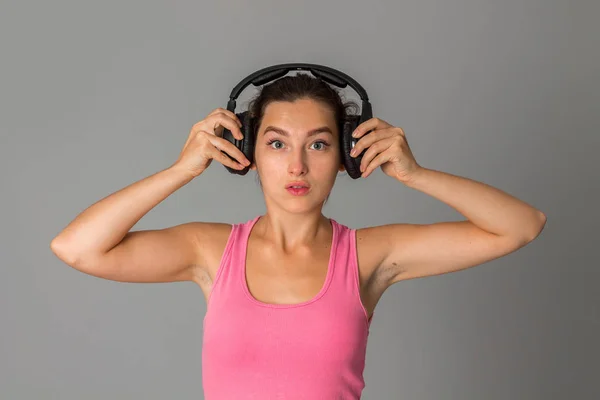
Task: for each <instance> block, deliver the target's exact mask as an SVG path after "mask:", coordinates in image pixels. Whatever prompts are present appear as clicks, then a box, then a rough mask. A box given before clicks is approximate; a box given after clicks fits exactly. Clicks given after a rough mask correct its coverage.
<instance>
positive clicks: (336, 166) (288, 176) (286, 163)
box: [251, 99, 344, 212]
mask: <svg viewBox="0 0 600 400" xmlns="http://www.w3.org/2000/svg"><path fill="white" fill-rule="evenodd" d="M338 135H339V132H338V131H337V124H336V121H335V118H334V115H333V111H332V110H331V109H330V108H329V107H327V106H326V105H324V104H321V103H318V102H315V101H313V100H309V99H302V100H296V101H295V102H273V103H270V104H269V105H268V106H267V108H266V109H265V114H264V116H263V119H262V121H261V124H260V126H259V127H258V133H257V137H256V147H255V153H254V160H255V163H254V164H253V165H252V166H251V169H253V170H258V175H259V177H260V180H261V183H262V188H263V193H264V194H265V199H266V200H267V202H268V203H270V202H275V203H276V204H277V205H278V207H283V208H286V209H290V207H291V208H294V210H293V211H295V212H299V211H302V210H303V209H304V210H305V209H307V208H311V207H318V206H322V204H323V203H324V202H325V200H326V199H327V197H328V195H329V193H330V192H331V189H332V188H333V185H334V183H335V178H336V176H337V172H338V171H343V170H344V168H343V166H342V162H341V158H340V148H339V147H340V145H339V139H338V137H339V136H338ZM296 181H301V182H305V183H306V184H308V185H309V188H308V191H307V193H306V194H304V195H294V194H292V193H290V192H289V191H288V189H287V188H286V185H288V184H289V183H291V182H296ZM290 211H292V210H290Z"/></svg>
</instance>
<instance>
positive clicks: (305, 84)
mask: <svg viewBox="0 0 600 400" xmlns="http://www.w3.org/2000/svg"><path fill="white" fill-rule="evenodd" d="M299 99H311V100H314V101H318V102H320V103H323V104H325V105H327V106H328V107H330V108H331V110H332V111H333V115H334V118H335V120H336V121H337V128H338V133H339V134H340V135H341V133H342V124H343V121H344V118H345V117H346V115H348V113H349V110H351V109H352V110H356V111H354V112H353V114H357V113H358V109H359V107H358V104H357V103H356V102H355V101H353V100H350V101H346V102H344V101H343V100H342V97H341V95H340V93H339V92H338V90H337V89H335V88H333V87H331V86H330V85H329V84H327V83H325V82H324V81H323V80H321V79H319V78H315V77H312V76H311V75H308V74H306V73H298V74H296V75H295V76H285V77H283V78H280V79H278V80H276V81H274V82H272V83H270V84H268V85H264V86H263V87H262V88H261V89H260V91H259V92H258V94H257V95H256V96H255V97H254V98H253V99H252V100H250V103H249V106H248V111H249V114H250V116H252V117H253V118H254V125H253V126H252V131H253V132H254V133H255V134H257V133H258V127H259V126H260V124H261V122H262V119H263V116H264V113H265V110H266V108H267V106H268V105H269V104H270V103H272V102H276V101H286V102H294V101H296V100H299Z"/></svg>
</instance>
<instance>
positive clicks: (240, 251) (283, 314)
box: [202, 216, 373, 400]
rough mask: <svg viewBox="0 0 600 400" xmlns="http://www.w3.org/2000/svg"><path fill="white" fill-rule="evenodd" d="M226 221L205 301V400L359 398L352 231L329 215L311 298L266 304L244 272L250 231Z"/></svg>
mask: <svg viewBox="0 0 600 400" xmlns="http://www.w3.org/2000/svg"><path fill="white" fill-rule="evenodd" d="M259 218H260V216H257V217H255V218H253V219H251V220H249V221H247V222H245V223H241V224H233V228H232V230H231V233H230V235H229V239H228V241H227V245H226V247H225V250H224V252H223V257H222V259H221V264H220V266H219V269H218V271H217V274H216V276H215V281H214V283H213V288H212V289H211V293H210V296H209V298H208V305H207V311H206V315H205V316H204V325H203V330H204V333H203V342H202V385H203V389H204V395H205V398H206V399H207V400H230V399H231V400H245V399H257V400H258V399H260V400H271V399H273V400H275V399H277V400H283V399H285V400H293V399H310V400H316V399H327V400H334V399H344V400H346V399H348V400H350V399H360V396H361V392H362V390H363V388H364V386H365V383H364V380H363V371H364V367H365V356H366V348H367V339H368V336H369V327H370V325H371V320H372V319H373V315H372V316H371V318H368V314H367V311H366V310H365V308H364V306H363V304H362V302H361V299H360V294H359V283H358V282H359V279H358V263H357V257H356V235H355V230H354V229H350V228H348V227H347V226H345V225H342V224H339V223H338V222H336V221H335V220H333V219H331V218H330V221H331V225H332V228H333V241H332V246H331V250H330V259H329V266H328V270H327V277H326V279H325V284H324V285H323V287H322V288H321V291H320V292H319V293H318V294H317V295H316V296H315V297H314V298H313V299H311V300H309V301H306V302H303V303H298V304H267V303H263V302H260V301H258V300H256V299H255V298H254V297H253V296H252V295H251V293H250V291H249V289H248V286H247V283H246V275H245V265H246V262H245V261H246V247H247V244H248V237H249V235H250V231H251V229H252V227H253V226H254V224H255V223H256V221H258V219H259Z"/></svg>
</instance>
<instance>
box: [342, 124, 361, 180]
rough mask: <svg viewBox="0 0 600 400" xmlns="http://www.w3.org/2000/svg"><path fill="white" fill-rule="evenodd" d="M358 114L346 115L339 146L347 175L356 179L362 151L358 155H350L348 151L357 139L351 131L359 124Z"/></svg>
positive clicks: (358, 175)
mask: <svg viewBox="0 0 600 400" xmlns="http://www.w3.org/2000/svg"><path fill="white" fill-rule="evenodd" d="M359 119H360V116H358V115H348V116H347V117H346V119H345V120H344V123H343V124H342V132H341V137H340V139H341V143H340V145H341V148H342V161H343V163H344V167H345V168H346V171H347V172H348V175H349V176H350V177H351V178H352V179H357V178H359V177H360V175H361V172H360V162H361V160H362V156H363V154H364V151H363V152H362V153H361V154H360V155H359V156H358V157H352V156H351V155H350V152H351V151H352V148H353V144H356V142H357V141H358V140H357V139H355V138H353V137H352V132H354V130H355V129H356V127H358V125H359Z"/></svg>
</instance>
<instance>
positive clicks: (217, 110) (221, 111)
mask: <svg viewBox="0 0 600 400" xmlns="http://www.w3.org/2000/svg"><path fill="white" fill-rule="evenodd" d="M217 114H224V115H227V116H228V117H229V118H231V119H233V120H235V122H236V123H237V124H238V125H239V126H240V127H241V126H242V122H241V121H240V119H239V118H238V116H237V115H235V113H234V112H233V111H229V110H227V109H225V108H223V107H219V108H215V109H214V110H213V111H212V112H211V113H210V114H208V115H209V116H214V115H217Z"/></svg>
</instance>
